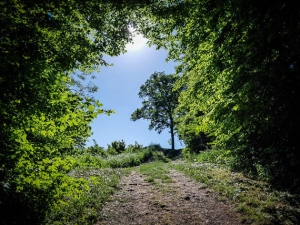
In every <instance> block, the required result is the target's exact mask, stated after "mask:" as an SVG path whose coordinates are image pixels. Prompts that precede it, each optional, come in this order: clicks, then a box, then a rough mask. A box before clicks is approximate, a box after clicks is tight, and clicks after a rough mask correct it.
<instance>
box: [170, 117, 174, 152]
mask: <svg viewBox="0 0 300 225" xmlns="http://www.w3.org/2000/svg"><path fill="white" fill-rule="evenodd" d="M170 133H171V142H172V150H175V143H174V123H173V118H172V117H171V118H170Z"/></svg>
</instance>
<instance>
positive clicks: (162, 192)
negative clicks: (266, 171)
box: [97, 170, 243, 225]
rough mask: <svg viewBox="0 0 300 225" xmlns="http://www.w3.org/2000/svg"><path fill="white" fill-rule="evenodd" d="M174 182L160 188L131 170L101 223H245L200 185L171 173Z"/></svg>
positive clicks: (103, 214) (230, 208)
mask: <svg viewBox="0 0 300 225" xmlns="http://www.w3.org/2000/svg"><path fill="white" fill-rule="evenodd" d="M169 176H170V177H171V178H172V180H173V182H171V183H167V184H166V183H163V184H161V185H160V186H159V187H157V186H154V185H152V184H150V183H149V182H147V181H145V178H146V177H144V176H142V175H141V174H139V173H137V172H136V171H132V173H131V174H130V175H129V176H128V177H125V178H123V180H122V187H123V188H122V189H121V190H120V191H118V192H116V194H114V195H113V196H112V198H111V200H110V201H109V202H108V203H107V204H106V205H105V206H104V209H103V211H102V218H101V219H100V220H99V222H98V223H97V225H100V224H114V225H116V224H124V225H127V224H128V225H129V224H147V225H148V224H149V225H150V224H172V225H173V224H174V225H175V224H178V225H179V224H180V225H182V224H212V225H224V224H230V225H234V224H243V223H242V222H241V219H240V215H239V214H237V213H236V212H235V211H234V210H233V208H232V207H231V206H228V205H225V204H224V203H222V202H220V201H218V200H217V199H216V196H215V195H213V194H211V193H210V192H209V191H208V189H206V188H204V187H202V186H201V184H197V183H194V182H192V181H190V179H188V178H187V177H185V176H184V175H182V174H181V173H179V172H177V171H175V170H171V171H170V174H169Z"/></svg>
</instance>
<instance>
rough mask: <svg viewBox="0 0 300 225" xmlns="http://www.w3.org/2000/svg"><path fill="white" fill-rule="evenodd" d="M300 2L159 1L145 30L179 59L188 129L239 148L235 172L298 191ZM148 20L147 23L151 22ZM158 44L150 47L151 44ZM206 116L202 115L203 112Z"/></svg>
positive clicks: (143, 21)
mask: <svg viewBox="0 0 300 225" xmlns="http://www.w3.org/2000/svg"><path fill="white" fill-rule="evenodd" d="M299 10H300V5H299V4H298V3H297V1H296V0H290V1H284V2H283V1H279V2H274V1H269V0H265V1H259V0H254V1H251V2H248V1H240V0H234V1H221V0H217V1H211V0H197V1H157V2H153V4H152V5H151V6H148V7H146V8H144V11H142V12H141V14H140V15H142V14H147V16H144V17H143V16H140V19H141V21H140V24H139V25H140V29H141V30H142V31H143V33H144V34H145V35H146V37H148V38H149V39H150V40H151V41H150V42H151V43H152V44H156V45H158V48H159V47H164V48H166V49H168V50H169V56H168V59H171V60H176V61H178V62H179V66H178V67H177V73H178V74H179V75H180V80H179V81H178V82H177V84H176V85H177V87H178V88H181V87H185V89H184V91H183V92H182V93H181V95H180V98H179V102H180V105H179V108H180V107H182V108H184V109H187V113H186V115H188V116H189V115H191V117H192V123H187V124H186V126H188V129H187V130H188V131H189V132H192V133H194V134H199V132H204V133H205V134H209V135H210V136H211V137H214V139H213V143H212V144H213V145H214V146H217V147H218V148H226V149H231V150H232V153H233V156H234V157H235V161H234V162H235V167H236V168H239V169H242V170H244V171H246V172H249V173H252V174H257V173H258V168H259V170H260V171H261V170H263V173H264V174H266V176H267V177H269V178H270V180H272V181H273V182H280V183H281V184H283V185H287V186H289V187H293V188H294V189H298V188H299V186H300V183H299V181H300V180H299V170H298V169H297V168H299V165H300V151H299V148H300V145H299V141H298V140H299V138H300V136H299V135H300V133H299V132H298V128H299V124H300V119H299V116H298V115H299V114H300V111H299V107H298V105H299V104H300V102H299V101H300V98H299V96H300V79H299V76H298V74H299V65H300V63H299V62H300V54H299V51H298V49H299V46H300V38H299V37H300V36H299V35H298V34H299V29H300V26H299V21H300V14H299ZM143 18H144V19H143ZM151 43H150V44H151ZM199 112H201V115H199V114H198V113H199Z"/></svg>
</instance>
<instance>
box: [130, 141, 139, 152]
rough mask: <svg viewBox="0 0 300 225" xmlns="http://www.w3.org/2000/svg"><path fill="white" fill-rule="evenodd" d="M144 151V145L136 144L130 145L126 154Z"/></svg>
mask: <svg viewBox="0 0 300 225" xmlns="http://www.w3.org/2000/svg"><path fill="white" fill-rule="evenodd" d="M142 149H143V145H141V144H139V143H137V142H135V143H134V145H131V144H130V145H128V146H127V148H126V152H137V151H141V150H142Z"/></svg>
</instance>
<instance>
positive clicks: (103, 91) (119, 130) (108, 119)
mask: <svg viewBox="0 0 300 225" xmlns="http://www.w3.org/2000/svg"><path fill="white" fill-rule="evenodd" d="M133 41H134V44H130V45H127V51H128V52H127V53H125V54H123V55H120V56H118V57H106V58H105V60H106V61H107V62H109V63H113V64H114V66H111V67H103V68H101V72H100V73H99V74H97V79H95V80H94V81H93V83H95V84H96V85H97V86H98V87H99V91H98V92H97V93H96V94H95V98H96V99H98V100H99V101H100V102H101V103H102V104H104V107H103V108H104V109H113V110H115V111H116V114H112V115H110V116H107V115H99V116H98V118H97V119H95V120H94V122H93V123H92V124H91V126H92V131H93V136H92V137H91V138H90V140H92V139H95V140H96V142H97V143H98V144H99V145H100V146H103V147H105V148H106V147H107V144H110V143H111V142H113V141H115V140H117V141H120V140H122V139H123V140H124V141H125V143H126V145H128V144H134V143H135V141H137V142H138V143H139V144H142V145H143V146H148V145H149V144H150V143H156V144H160V145H161V146H162V147H164V148H170V145H169V143H168V140H170V139H171V136H170V133H169V130H168V129H166V130H164V131H163V132H162V133H161V134H158V133H157V132H156V131H154V130H152V131H149V130H148V125H149V122H148V120H143V119H141V120H138V121H135V122H133V121H131V120H130V116H131V113H132V112H134V111H135V110H136V108H140V107H141V106H142V99H140V98H139V97H138V92H139V89H140V86H141V85H142V84H144V83H145V81H146V80H147V79H148V78H149V77H150V75H151V74H152V73H154V72H155V71H157V72H162V71H165V73H166V74H172V73H174V72H175V69H174V66H175V65H176V64H175V63H174V62H169V63H167V62H166V61H165V59H166V57H167V52H166V51H165V50H156V49H155V46H152V47H151V48H149V47H148V46H147V45H146V41H147V40H146V39H144V38H143V37H142V36H141V35H138V36H137V37H135V38H134V40H133ZM91 144H92V142H91V141H90V142H89V143H88V145H91ZM175 148H177V149H178V148H182V146H181V144H180V142H179V141H178V140H176V143H175Z"/></svg>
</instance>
